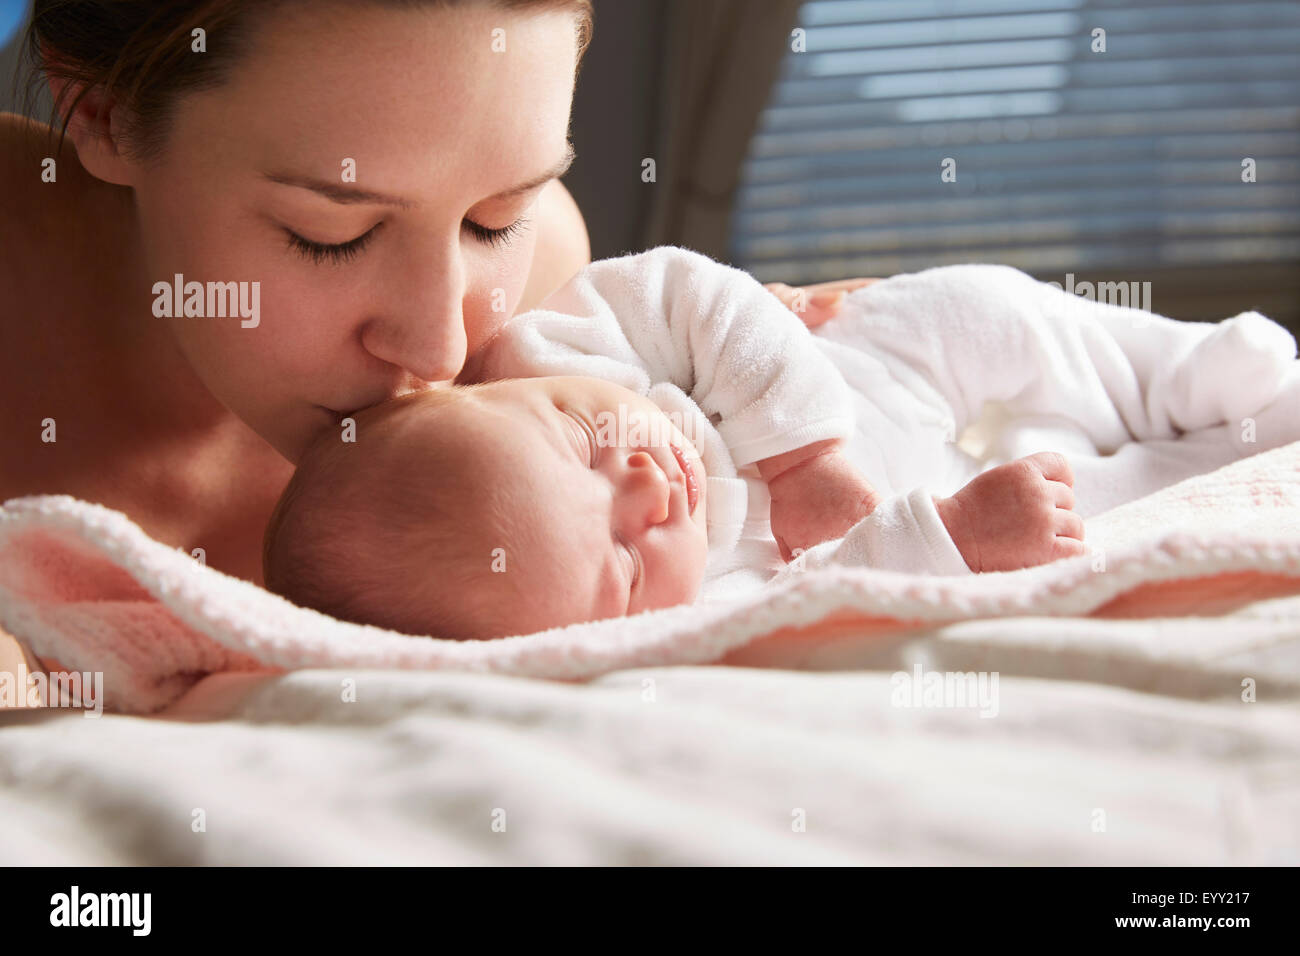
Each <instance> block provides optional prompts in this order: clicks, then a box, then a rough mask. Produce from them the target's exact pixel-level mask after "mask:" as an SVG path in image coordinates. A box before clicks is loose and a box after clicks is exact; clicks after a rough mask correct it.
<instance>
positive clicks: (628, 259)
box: [478, 246, 853, 468]
mask: <svg viewBox="0 0 1300 956" xmlns="http://www.w3.org/2000/svg"><path fill="white" fill-rule="evenodd" d="M535 375H590V376H593V377H596V378H602V379H605V380H606V381H611V382H615V383H616V384H619V385H622V386H624V387H625V388H629V389H631V390H633V391H635V392H638V393H640V394H643V395H644V394H646V393H647V392H648V390H649V388H650V387H651V386H652V385H654V384H655V383H657V382H662V381H667V382H672V383H673V384H674V385H676V386H677V387H678V388H680V389H682V391H684V392H686V393H687V394H689V395H690V396H691V398H692V399H694V400H695V402H696V403H697V404H698V405H699V406H700V408H701V409H702V410H703V411H704V413H705V414H706V415H708V416H709V417H710V419H711V420H713V421H715V422H716V423H717V428H718V431H719V432H720V433H721V435H722V437H723V440H724V441H725V442H726V443H727V447H728V448H729V449H730V451H731V455H732V457H733V458H734V459H735V464H736V467H737V468H740V467H744V466H745V465H748V464H751V463H753V462H756V461H760V460H762V459H764V458H770V457H772V456H774V455H779V454H783V453H785V452H788V451H793V450H794V449H796V448H801V447H803V446H805V445H808V444H811V443H813V442H816V441H822V440H824V439H828V438H847V437H848V436H849V435H850V434H851V433H852V430H853V406H852V402H851V400H850V393H849V390H848V386H847V385H846V384H845V382H844V379H843V376H841V375H840V373H839V371H838V370H837V369H836V368H835V366H834V365H833V364H831V362H830V360H829V359H827V358H826V356H825V355H824V354H823V353H822V351H821V350H820V349H819V348H817V347H816V345H815V343H814V341H813V338H812V336H811V334H810V333H809V332H808V330H807V329H806V328H805V327H804V325H803V323H802V322H801V321H800V320H799V319H798V317H797V316H795V315H794V314H793V313H791V312H790V310H789V309H787V308H786V307H785V306H784V305H782V304H781V302H780V301H779V300H778V299H777V298H776V297H775V296H774V295H772V294H771V293H770V292H768V291H767V290H766V289H764V288H763V287H762V286H761V285H760V284H759V283H758V281H757V280H755V279H754V278H753V276H750V275H749V274H748V273H745V272H742V271H740V270H739V269H733V268H731V267H730V266H726V265H723V264H721V263H718V262H715V261H713V260H712V259H709V258H708V257H707V256H703V255H700V254H699V253H696V252H691V251H689V250H686V249H679V248H676V247H673V246H661V247H659V248H656V249H651V250H650V251H648V252H644V253H640V254H638V255H632V256H624V257H622V258H619V259H604V260H601V261H598V262H593V263H592V264H591V265H589V266H587V267H586V268H585V269H583V270H582V271H581V272H579V273H578V274H577V275H576V276H574V278H573V279H572V280H570V282H569V283H568V284H567V285H566V286H565V287H564V288H562V289H560V290H559V291H558V292H556V293H555V294H554V295H552V296H551V297H550V298H548V299H547V300H546V301H545V302H544V303H542V306H541V307H540V308H538V309H535V310H533V311H531V312H525V313H521V314H519V315H517V316H515V317H513V318H512V319H510V320H509V321H508V322H507V323H506V324H505V326H504V327H503V328H502V330H501V332H500V333H498V335H497V336H495V337H494V339H493V340H492V342H490V343H489V345H488V346H487V348H485V350H484V352H483V361H482V364H481V365H480V368H479V375H478V377H479V378H481V379H490V378H509V377H520V376H535Z"/></svg>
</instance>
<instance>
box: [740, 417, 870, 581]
mask: <svg viewBox="0 0 1300 956" xmlns="http://www.w3.org/2000/svg"><path fill="white" fill-rule="evenodd" d="M841 448H842V443H841V442H838V441H836V442H819V443H818V444H816V445H810V446H808V448H805V449H800V450H799V451H797V452H792V453H791V456H793V459H791V457H790V456H785V455H782V456H779V457H778V458H769V459H767V460H766V461H761V462H759V463H758V468H759V473H760V474H762V476H763V478H764V479H765V480H766V481H767V489H768V492H769V493H770V494H771V496H772V509H771V522H772V536H773V537H774V538H776V544H777V547H778V548H780V550H781V557H782V558H783V559H784V560H786V561H791V560H793V559H794V557H796V556H797V554H798V553H799V552H802V551H807V550H808V549H809V548H811V547H813V546H814V545H818V544H821V543H822V542H823V541H830V540H832V539H834V538H839V537H843V535H844V534H845V533H846V532H847V531H848V530H849V529H850V528H852V527H853V526H854V525H855V524H857V523H858V522H859V521H861V520H862V519H863V518H865V517H866V516H867V515H869V514H871V512H873V511H875V510H876V505H877V504H878V503H879V501H880V496H879V495H878V494H877V492H876V490H875V489H874V488H872V487H871V483H870V482H868V481H867V479H866V478H865V477H864V476H863V475H862V473H861V472H860V471H858V469H857V468H855V467H854V466H853V464H852V463H851V462H850V461H849V459H848V457H847V456H846V455H845V454H844V453H843V451H842V450H841ZM791 460H794V461H795V463H794V464H790V461H791ZM783 466H784V467H783Z"/></svg>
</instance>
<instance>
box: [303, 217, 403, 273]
mask: <svg viewBox="0 0 1300 956" xmlns="http://www.w3.org/2000/svg"><path fill="white" fill-rule="evenodd" d="M381 225H383V223H380V222H377V223H375V224H374V225H373V226H371V227H370V228H369V229H367V230H366V231H365V232H363V233H362V234H361V235H359V236H357V237H356V238H355V239H349V240H348V241H347V242H334V243H329V242H315V241H313V240H311V239H308V238H306V237H305V236H300V235H298V234H297V233H296V232H294V231H293V230H292V229H285V230H284V231H285V233H286V234H287V235H288V237H289V248H291V249H293V250H295V251H296V252H299V253H301V254H302V255H303V256H305V257H307V258H308V259H310V260H311V261H312V262H315V263H317V264H320V263H322V262H336V263H339V262H348V261H350V260H352V259H355V258H356V257H357V256H359V255H361V250H362V249H364V248H365V247H366V246H368V245H370V240H371V239H373V238H374V237H375V233H376V232H377V231H378V229H379V227H380V226H381Z"/></svg>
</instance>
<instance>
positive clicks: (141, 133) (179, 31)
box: [25, 0, 593, 158]
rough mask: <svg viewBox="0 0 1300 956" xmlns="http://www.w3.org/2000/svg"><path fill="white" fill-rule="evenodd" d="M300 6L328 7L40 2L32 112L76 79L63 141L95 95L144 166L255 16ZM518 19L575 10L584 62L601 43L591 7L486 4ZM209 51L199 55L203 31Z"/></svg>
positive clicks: (437, 1) (528, 0)
mask: <svg viewBox="0 0 1300 956" xmlns="http://www.w3.org/2000/svg"><path fill="white" fill-rule="evenodd" d="M291 2H299V3H301V2H317V3H319V2H323V0H36V2H35V4H34V7H33V10H32V19H31V23H30V24H29V25H28V28H27V35H26V40H25V45H26V48H27V56H28V60H29V62H30V65H31V66H30V71H29V73H28V83H27V99H26V104H25V105H26V106H27V110H26V111H27V113H28V114H29V115H30V113H31V105H32V104H33V103H34V102H35V96H36V91H37V90H38V89H39V87H40V85H41V83H42V82H43V79H44V77H45V76H52V77H60V78H63V79H66V80H68V81H70V82H69V83H68V86H67V87H65V93H64V95H62V96H60V97H59V99H58V100H57V101H56V102H55V104H54V113H55V116H54V117H52V120H56V121H58V122H57V123H52V125H55V126H56V128H57V131H58V133H59V135H60V138H61V137H62V135H63V133H64V132H65V131H66V129H67V124H68V119H69V117H70V116H71V115H72V112H73V110H74V108H75V107H76V105H77V102H78V101H80V99H81V98H82V97H83V96H84V95H85V94H86V92H88V91H89V90H90V89H93V88H96V87H98V88H101V89H103V90H105V91H107V92H108V93H110V94H111V95H112V96H113V97H114V98H115V99H116V100H117V101H118V102H120V103H121V104H123V106H124V107H125V111H124V122H125V125H124V128H123V140H124V143H123V145H124V147H125V148H126V149H127V150H128V151H129V152H130V153H131V154H132V155H133V156H135V157H137V158H148V157H151V156H154V155H157V153H158V152H160V151H161V149H162V147H163V145H164V144H165V142H166V138H167V132H168V129H169V121H170V119H171V115H172V109H173V108H174V106H175V103H176V101H177V100H178V99H179V98H180V97H181V96H183V95H184V94H186V93H192V92H196V91H199V90H203V89H209V88H211V87H214V86H218V85H220V84H221V83H222V81H223V80H224V79H225V77H226V76H227V74H228V71H229V70H230V69H231V67H232V66H233V64H234V63H235V61H236V60H237V59H238V57H239V55H240V54H241V53H242V52H243V51H244V50H246V49H247V48H248V43H247V40H248V37H249V31H250V29H251V27H252V21H253V18H255V17H257V16H260V15H265V14H266V12H267V11H269V10H271V9H273V8H275V7H277V6H280V5H283V4H285V3H291ZM370 2H372V3H377V4H381V5H385V6H402V7H416V6H427V5H432V6H440V7H456V6H462V5H466V4H468V3H471V2H476V0H370ZM477 2H479V3H482V4H483V5H486V6H491V7H496V8H498V9H501V10H506V11H510V12H527V11H536V10H546V9H561V10H572V11H573V13H574V14H575V16H576V19H577V30H578V61H579V62H581V60H582V55H583V53H584V52H585V51H586V48H587V45H588V44H589V43H590V42H591V35H592V26H593V24H592V16H593V14H592V5H591V0H477ZM199 28H201V29H202V30H203V31H204V42H205V47H206V49H205V52H204V54H203V55H202V56H194V55H193V54H192V52H191V44H192V42H193V41H192V36H193V31H194V30H195V29H199Z"/></svg>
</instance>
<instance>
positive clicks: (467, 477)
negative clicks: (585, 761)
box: [265, 376, 1082, 639]
mask: <svg viewBox="0 0 1300 956" xmlns="http://www.w3.org/2000/svg"><path fill="white" fill-rule="evenodd" d="M356 429H357V441H356V442H355V443H344V442H340V441H339V440H338V439H337V438H336V437H334V436H330V437H329V438H326V439H324V440H319V441H317V442H316V443H315V444H314V445H313V446H312V448H311V449H310V450H309V451H308V453H307V455H306V456H305V457H304V458H303V459H302V461H301V462H300V464H299V467H298V470H297V472H296V474H295V476H294V479H293V481H292V482H291V484H290V485H289V487H288V489H287V490H286V492H285V494H284V496H283V498H282V499H281V502H280V506H279V507H278V508H277V510H276V513H275V516H274V517H273V518H272V521H271V524H270V526H269V528H268V532H267V537H266V554H265V557H266V560H265V570H266V584H267V587H268V588H270V589H271V590H274V591H276V592H278V593H281V594H283V595H285V596H286V597H288V598H290V599H291V600H293V601H294V602H295V603H298V604H300V605H303V606H307V607H313V608H316V609H318V610H322V611H325V612H327V613H329V614H331V615H332V616H334V617H338V618H341V619H344V620H353V621H358V622H362V623H367V624H376V625H380V626H384V627H388V628H392V629H394V630H400V631H405V632H407V633H420V634H422V633H429V634H434V635H437V636H440V637H445V638H454V639H468V638H488V637H503V636H507V635H514V634H529V633H533V632H535V631H539V630H544V629H546V628H550V627H556V626H561V625H565V624H572V623H576V622H580V621H589V620H600V619H604V618H610V617H618V616H622V615H626V614H635V613H638V612H640V611H648V610H654V609H657V608H665V607H671V606H673V605H677V604H683V603H688V602H691V601H693V600H695V599H696V597H697V596H698V595H699V592H700V588H701V584H702V582H703V581H704V579H705V574H706V564H707V563H708V557H709V532H708V520H707V516H708V508H709V502H708V492H707V488H708V480H707V479H708V475H707V471H706V468H705V465H704V462H703V460H702V456H701V454H700V452H699V451H698V450H697V449H696V447H695V445H694V443H693V442H692V441H691V440H690V439H689V437H688V436H687V435H686V434H684V432H683V431H682V423H681V422H680V420H678V421H674V420H673V418H672V417H670V416H668V415H666V414H665V413H664V412H663V411H662V410H661V409H660V408H659V407H658V406H656V405H655V404H654V403H653V402H651V401H650V400H649V399H648V398H646V397H644V396H641V395H638V394H637V393H635V392H632V391H629V390H628V389H625V388H622V387H620V386H618V385H614V384H612V383H609V382H604V381H601V380H599V379H592V378H585V377H578V376H551V377H545V378H534V379H508V380H504V381H495V382H491V383H485V384H477V385H467V386H457V385H441V386H437V387H435V388H433V389H431V390H430V391H426V392H420V393H416V394H414V395H410V396H406V397H404V398H402V399H397V400H395V401H392V402H388V403H385V404H384V405H380V406H376V407H374V408H370V409H367V410H365V411H362V412H360V413H359V414H358V415H357V416H356ZM841 446H842V442H840V441H838V440H831V441H824V442H818V443H814V444H812V445H808V446H804V447H801V448H799V449H797V450H795V451H793V452H791V453H788V454H785V455H779V456H775V457H773V458H768V459H765V460H763V461H761V462H759V471H760V473H761V474H762V476H763V478H764V480H765V481H766V482H767V483H768V487H769V489H770V492H771V522H772V526H773V527H774V528H781V529H783V533H784V535H785V541H784V542H783V545H782V550H783V552H784V553H785V554H786V555H790V554H791V553H792V552H793V551H796V550H798V551H802V550H804V549H806V548H809V547H812V546H813V545H816V544H818V543H819V542H821V541H823V540H828V539H830V538H833V537H838V536H840V535H842V534H843V533H844V532H845V531H847V530H848V529H849V528H850V527H852V526H853V525H854V524H856V523H857V522H858V521H859V520H861V519H862V518H864V517H866V516H868V515H869V514H871V512H872V511H873V510H875V508H876V506H877V505H878V503H879V501H880V496H879V494H878V493H877V492H876V491H875V490H874V489H873V488H872V487H871V485H870V484H869V483H868V482H867V480H866V478H865V477H864V476H862V475H861V473H860V472H859V471H858V469H856V468H855V467H854V466H853V465H852V463H851V462H849V461H848V459H847V458H846V456H845V454H844V450H843V448H842V447H841ZM1072 504H1073V495H1072V493H1071V490H1070V474H1069V469H1068V466H1066V465H1065V463H1064V460H1063V459H1061V458H1060V456H1057V455H1040V456H1035V457H1034V458H1031V459H1027V460H1024V461H1022V462H1016V463H1013V464H1010V465H1004V466H1002V467H1001V468H998V469H994V470H992V471H989V472H986V473H984V474H982V475H980V476H979V477H978V478H976V479H975V480H974V481H972V482H971V483H970V484H969V485H967V486H966V487H965V488H963V489H962V490H960V491H958V492H957V494H955V495H953V496H952V497H950V498H945V499H940V500H938V501H936V506H937V512H938V514H939V515H941V516H942V521H943V524H944V527H945V528H946V529H947V531H948V532H949V533H950V534H951V537H952V540H953V541H954V542H956V545H955V547H956V549H957V550H958V551H959V552H960V555H961V558H962V560H963V561H964V563H965V565H966V566H967V567H969V568H971V569H972V570H1001V569H1008V568H1017V567H1023V566H1026V565H1029V564H1037V563H1041V562H1044V561H1049V560H1052V559H1054V558H1057V557H1061V556H1064V555H1068V554H1076V553H1079V551H1080V550H1081V548H1082V543H1081V541H1080V540H1079V539H1080V538H1081V537H1082V521H1081V520H1080V519H1079V517H1078V515H1076V514H1074V513H1073V512H1072V511H1070V510H1069V509H1070V507H1071V505H1072ZM962 570H965V568H963V569H962Z"/></svg>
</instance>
